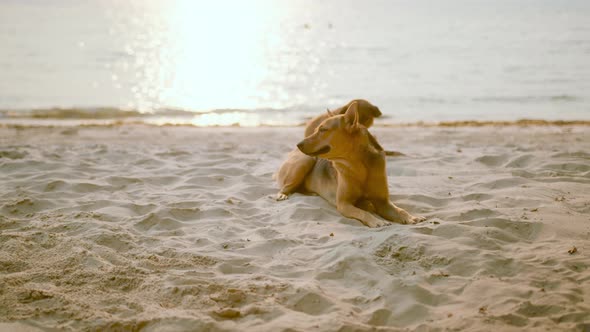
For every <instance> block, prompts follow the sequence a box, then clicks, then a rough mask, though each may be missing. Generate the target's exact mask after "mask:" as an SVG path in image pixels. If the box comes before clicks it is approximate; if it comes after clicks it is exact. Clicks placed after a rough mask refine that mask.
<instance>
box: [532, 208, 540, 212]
mask: <svg viewBox="0 0 590 332" xmlns="http://www.w3.org/2000/svg"><path fill="white" fill-rule="evenodd" d="M537 211H539V208H534V209H532V210H531V212H537Z"/></svg>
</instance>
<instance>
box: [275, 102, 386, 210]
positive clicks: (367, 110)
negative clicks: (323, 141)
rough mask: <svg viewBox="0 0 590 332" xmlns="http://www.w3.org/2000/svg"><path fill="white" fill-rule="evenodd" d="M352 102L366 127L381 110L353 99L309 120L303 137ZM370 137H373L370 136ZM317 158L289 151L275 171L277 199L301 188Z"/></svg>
mask: <svg viewBox="0 0 590 332" xmlns="http://www.w3.org/2000/svg"><path fill="white" fill-rule="evenodd" d="M353 103H356V105H357V106H356V107H357V110H358V114H359V122H360V123H361V124H363V125H364V126H365V127H367V128H368V127H370V126H371V125H372V124H373V118H375V117H379V116H381V111H380V110H379V108H378V107H377V106H375V105H373V104H371V103H370V102H368V101H366V100H363V99H355V100H352V101H350V102H349V103H348V104H346V105H344V106H342V107H340V108H337V109H335V110H334V111H332V112H330V111H329V110H328V111H327V113H324V114H322V115H319V116H317V117H315V118H313V119H312V120H311V121H309V123H308V124H307V126H306V128H305V137H307V136H309V135H311V134H313V133H314V132H315V130H316V128H317V127H318V126H319V125H320V123H322V122H323V121H324V120H326V119H327V118H329V117H331V116H335V115H341V114H344V113H345V112H346V110H347V109H348V108H349V107H350V105H352V104H353ZM371 138H373V137H372V136H371ZM374 143H375V144H376V145H377V146H378V148H379V149H381V146H379V143H377V141H376V140H374ZM381 150H382V149H381ZM317 159H318V158H316V157H312V156H308V155H306V154H303V153H302V152H301V151H299V149H295V150H293V151H291V152H290V153H289V156H288V158H287V161H285V163H283V165H282V166H281V168H280V169H279V172H278V173H277V180H278V182H279V185H280V186H281V191H280V192H279V194H278V195H277V200H278V201H282V200H285V199H287V198H288V197H289V195H290V194H292V193H294V192H296V191H297V190H299V189H301V186H302V184H303V181H304V180H305V176H306V175H307V173H309V172H310V171H311V170H312V169H313V166H314V165H315V163H316V160H317Z"/></svg>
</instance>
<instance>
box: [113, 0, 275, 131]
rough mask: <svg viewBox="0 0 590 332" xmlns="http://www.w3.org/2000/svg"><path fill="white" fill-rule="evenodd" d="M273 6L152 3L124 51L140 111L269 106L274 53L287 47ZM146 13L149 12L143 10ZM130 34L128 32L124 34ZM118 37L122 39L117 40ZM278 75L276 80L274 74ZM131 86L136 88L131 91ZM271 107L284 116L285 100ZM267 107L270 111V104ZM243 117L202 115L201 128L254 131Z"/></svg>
mask: <svg viewBox="0 0 590 332" xmlns="http://www.w3.org/2000/svg"><path fill="white" fill-rule="evenodd" d="M273 4H274V2H263V1H255V2H242V1H215V2H213V1H179V2H154V3H150V5H149V9H148V10H146V9H145V8H144V7H142V8H141V10H143V11H145V12H146V13H147V14H146V16H145V17H144V18H143V19H140V20H139V22H135V25H134V26H135V29H137V32H135V33H133V32H131V33H130V32H129V31H125V32H124V33H126V34H127V35H128V36H131V37H129V38H130V39H131V40H128V41H127V46H126V50H127V52H128V53H129V54H131V55H133V56H134V59H135V63H134V64H133V66H134V68H135V71H136V74H135V77H134V78H133V77H132V78H130V80H131V81H133V80H135V81H134V84H135V86H133V88H132V89H133V91H134V96H135V101H134V104H135V105H130V106H133V107H137V108H139V109H142V110H148V111H149V110H153V109H159V108H174V109H184V110H191V111H196V112H199V111H209V110H215V109H255V108H257V107H260V100H271V99H272V97H273V96H269V95H268V91H269V90H268V89H263V88H261V87H262V86H263V85H264V84H267V83H268V81H269V80H270V78H271V77H272V76H271V74H272V73H271V71H272V68H270V63H271V62H270V61H268V57H269V56H270V54H272V52H269V48H272V47H273V46H276V45H277V44H279V43H281V42H282V41H281V37H280V33H278V30H279V26H280V22H279V21H280V15H279V14H280V13H279V8H278V7H277V5H273ZM141 6H147V5H145V4H142V5H141ZM121 28H127V27H125V26H124V27H121ZM115 33H116V32H115ZM275 74H276V73H275ZM132 84H133V83H132ZM276 100H277V102H275V104H271V106H272V107H277V108H280V107H282V106H284V105H281V104H280V102H279V98H277V99H276ZM265 105H267V106H268V105H269V103H268V102H266V103H265ZM256 121H257V120H256V119H255V118H253V117H251V116H247V115H245V114H243V113H241V112H227V113H220V114H217V113H215V114H210V115H207V114H203V115H201V116H196V117H195V118H194V120H193V121H192V122H194V124H196V125H231V124H240V125H256V123H255V122H256Z"/></svg>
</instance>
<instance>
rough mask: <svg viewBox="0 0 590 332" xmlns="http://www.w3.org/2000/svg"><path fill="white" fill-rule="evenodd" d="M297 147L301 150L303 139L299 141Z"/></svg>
mask: <svg viewBox="0 0 590 332" xmlns="http://www.w3.org/2000/svg"><path fill="white" fill-rule="evenodd" d="M297 148H298V149H299V150H301V149H302V148H303V141H301V142H299V143H298V144H297Z"/></svg>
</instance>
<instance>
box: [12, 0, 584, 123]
mask: <svg viewBox="0 0 590 332" xmlns="http://www.w3.org/2000/svg"><path fill="white" fill-rule="evenodd" d="M356 98H362V99H366V100H369V101H370V102H372V103H373V104H375V105H377V106H379V107H380V109H381V110H382V112H383V118H382V119H380V120H379V121H378V122H377V123H378V124H379V123H382V124H383V123H384V124H388V123H417V122H427V123H430V122H440V121H460V120H484V121H488V120H489V121H514V120H518V119H545V120H589V119H590V1H588V0H440V1H431V0H428V1H427V0H412V1H401V0H365V1H352V0H234V1H230V0H215V1H212V0H210V1H201V0H194V1H172V0H117V1H116V0H85V1H79V0H0V123H2V122H5V123H6V122H10V121H36V122H38V123H55V122H60V121H66V120H67V121H71V120H73V119H74V120H76V121H79V122H80V121H81V122H92V121H103V122H104V121H111V120H113V119H119V120H120V119H121V118H125V119H126V118H133V119H134V120H139V121H145V122H149V123H153V124H189V125H195V126H234V125H238V126H275V125H276V126H290V125H298V124H301V123H303V122H304V121H305V120H306V119H308V118H309V117H311V116H314V115H316V114H319V113H321V112H324V111H325V109H327V108H330V109H332V108H335V107H339V106H341V105H343V104H345V103H347V102H348V101H349V100H351V99H356ZM23 119H24V120H23Z"/></svg>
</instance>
